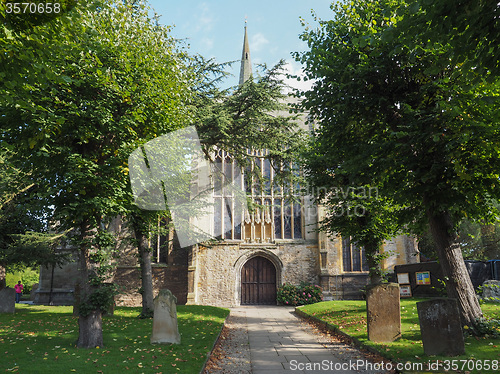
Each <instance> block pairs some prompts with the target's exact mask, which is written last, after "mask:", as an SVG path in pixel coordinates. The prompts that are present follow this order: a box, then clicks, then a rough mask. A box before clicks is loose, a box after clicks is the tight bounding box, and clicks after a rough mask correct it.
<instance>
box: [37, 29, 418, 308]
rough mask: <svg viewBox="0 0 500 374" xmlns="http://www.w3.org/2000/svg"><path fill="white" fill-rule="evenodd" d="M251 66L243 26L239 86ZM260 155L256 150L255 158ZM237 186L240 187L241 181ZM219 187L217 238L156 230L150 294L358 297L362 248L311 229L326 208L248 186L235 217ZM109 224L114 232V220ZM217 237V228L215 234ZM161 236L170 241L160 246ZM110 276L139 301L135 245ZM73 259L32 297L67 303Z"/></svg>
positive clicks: (257, 300)
mask: <svg viewBox="0 0 500 374" xmlns="http://www.w3.org/2000/svg"><path fill="white" fill-rule="evenodd" d="M251 76H252V66H251V60H250V48H249V42H248V35H247V28H246V27H245V34H244V42H243V52H242V58H241V69H240V80H239V83H240V85H241V84H243V83H244V82H245V81H246V80H247V79H251ZM265 152H266V151H265V150H259V151H254V154H253V156H254V157H255V156H257V158H258V159H259V162H260V170H261V172H262V173H263V176H264V177H266V178H267V179H268V180H270V181H272V178H273V170H272V167H271V165H270V164H269V160H267V159H266V158H265ZM259 156H260V157H259ZM214 162H215V164H216V165H217V166H218V167H219V168H220V170H224V173H225V175H226V176H225V178H231V176H234V175H236V173H237V170H236V168H238V166H237V165H236V164H235V163H234V162H233V160H232V158H231V157H230V155H228V154H227V153H226V152H225V151H223V150H219V151H218V152H217V153H216V155H215V160H214ZM242 187H243V186H242ZM225 191H226V190H225V189H221V190H217V189H214V193H213V202H214V203H215V209H214V214H213V218H212V219H213V221H212V222H211V227H212V229H213V232H214V233H221V234H220V235H219V237H220V239H222V240H221V241H220V242H218V243H217V244H216V245H212V246H206V245H203V244H197V245H193V246H191V247H187V248H178V246H177V247H176V246H175V245H174V244H173V243H175V240H173V239H174V233H173V232H170V234H169V235H167V237H158V238H157V240H156V241H155V243H154V249H153V259H154V264H153V282H154V292H155V295H156V294H157V293H158V291H159V289H161V288H168V289H170V290H171V291H172V292H173V293H174V295H176V297H177V299H178V303H179V304H200V305H216V306H225V307H231V306H239V305H261V304H271V305H275V304H276V291H277V288H278V286H280V285H281V284H283V283H292V284H295V285H299V284H300V283H301V282H306V283H312V284H317V285H319V286H321V288H322V290H323V295H324V298H325V299H359V298H361V297H362V295H363V293H362V289H363V287H364V286H366V285H367V284H368V282H369V278H368V266H367V263H366V259H365V255H364V250H363V248H360V247H357V246H356V245H355V243H353V242H351V241H350V240H349V238H341V237H328V236H327V235H326V233H324V232H318V231H317V228H318V222H320V221H321V220H322V219H323V218H324V216H325V208H324V207H321V206H315V205H314V204H313V203H312V199H311V198H310V197H308V196H298V195H297V196H296V199H295V200H296V202H294V203H287V200H286V199H285V196H284V193H283V191H282V190H280V189H276V188H269V189H267V188H262V189H258V190H257V189H254V188H252V187H250V188H247V194H250V195H251V198H252V200H253V201H254V202H255V203H257V204H258V205H259V206H261V207H264V208H262V209H256V210H255V211H254V212H249V211H244V212H242V213H241V214H242V219H241V223H240V224H235V222H234V220H233V219H232V218H231V216H230V214H228V213H227V210H226V209H224V204H227V203H228V201H229V202H230V201H231V199H233V196H232V195H231V194H230V193H229V194H226V192H225ZM113 225H114V227H112V228H111V229H112V230H113V231H114V232H116V233H120V232H121V225H120V221H119V220H115V222H114V223H113ZM215 236H217V235H215ZM165 243H169V244H168V245H165ZM121 251H122V255H121V256H120V259H119V262H118V267H117V269H116V272H115V275H114V278H113V280H112V281H113V283H115V284H116V285H118V286H119V288H120V292H121V293H120V295H118V296H117V297H116V304H117V305H118V306H120V305H126V306H139V305H140V304H141V295H140V293H139V288H140V286H141V284H140V269H139V264H138V259H137V256H136V254H135V252H136V249H134V248H130V247H128V246H124V247H123V248H121ZM384 251H389V252H390V254H391V255H390V257H389V258H387V259H385V260H384V264H383V267H384V268H385V269H387V270H389V271H390V270H392V269H393V267H394V266H395V265H400V264H407V263H414V262H418V261H419V256H418V249H417V246H416V241H415V239H413V238H410V237H408V236H398V237H396V238H393V239H392V240H389V241H387V242H385V244H384ZM76 266H77V264H76V263H70V264H68V265H67V266H65V267H63V268H62V269H60V268H57V267H56V268H55V269H52V268H50V269H47V268H42V269H41V273H40V285H39V289H38V291H37V292H36V297H35V302H38V303H47V302H48V300H49V297H50V299H51V300H52V301H53V303H55V304H58V303H59V304H70V303H71V302H72V294H73V291H74V285H75V283H76V280H75V279H74V274H75V270H76Z"/></svg>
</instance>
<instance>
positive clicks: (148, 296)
mask: <svg viewBox="0 0 500 374" xmlns="http://www.w3.org/2000/svg"><path fill="white" fill-rule="evenodd" d="M135 238H136V240H137V247H138V250H139V264H140V266H141V295H142V312H141V314H140V317H142V318H150V317H153V310H154V301H153V270H152V268H151V248H149V245H148V238H147V236H146V235H144V233H143V232H142V231H141V230H140V229H139V228H137V229H135Z"/></svg>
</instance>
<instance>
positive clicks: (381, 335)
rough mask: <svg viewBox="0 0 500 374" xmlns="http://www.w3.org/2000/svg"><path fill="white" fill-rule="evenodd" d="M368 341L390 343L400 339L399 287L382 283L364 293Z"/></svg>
mask: <svg viewBox="0 0 500 374" xmlns="http://www.w3.org/2000/svg"><path fill="white" fill-rule="evenodd" d="M366 314H367V325H368V339H369V340H371V341H374V342H392V341H394V340H396V339H398V338H400V337H401V311H400V307H399V285H398V284H397V283H384V284H378V285H376V286H371V287H369V288H368V290H367V293H366Z"/></svg>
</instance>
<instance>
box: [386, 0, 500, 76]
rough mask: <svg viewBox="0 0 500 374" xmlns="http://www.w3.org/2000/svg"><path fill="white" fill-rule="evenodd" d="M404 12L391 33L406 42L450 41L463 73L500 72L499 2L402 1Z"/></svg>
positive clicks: (463, 0) (481, 74)
mask: <svg viewBox="0 0 500 374" xmlns="http://www.w3.org/2000/svg"><path fill="white" fill-rule="evenodd" d="M397 12H398V13H400V14H405V15H406V16H405V17H404V19H403V20H401V22H400V25H399V26H398V28H397V30H394V29H391V30H386V31H384V32H386V33H390V34H392V35H394V37H397V38H398V39H401V38H403V39H405V42H406V43H413V47H415V42H416V41H427V42H428V43H437V44H443V43H444V44H449V46H450V50H449V57H450V59H452V62H453V64H454V65H455V66H456V68H458V69H460V70H461V73H462V74H465V75H469V74H470V77H471V78H473V77H474V76H476V77H481V78H485V77H486V78H487V77H488V76H489V77H491V78H492V79H495V77H497V76H498V74H499V73H500V49H499V45H498V37H499V35H500V17H499V16H500V6H499V5H498V3H495V2H494V1H487V0H480V1H475V0H461V1H459V2H457V1H454V0H434V1H411V2H409V5H407V4H405V3H402V4H401V6H400V8H399V9H398V10H397Z"/></svg>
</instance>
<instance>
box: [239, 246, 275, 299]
mask: <svg viewBox="0 0 500 374" xmlns="http://www.w3.org/2000/svg"><path fill="white" fill-rule="evenodd" d="M261 304H271V305H276V268H275V267H274V265H273V263H272V262H271V261H269V260H268V259H266V258H264V257H260V256H257V257H254V258H251V259H250V260H248V261H247V263H246V264H245V265H243V268H242V269H241V305H261Z"/></svg>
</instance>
